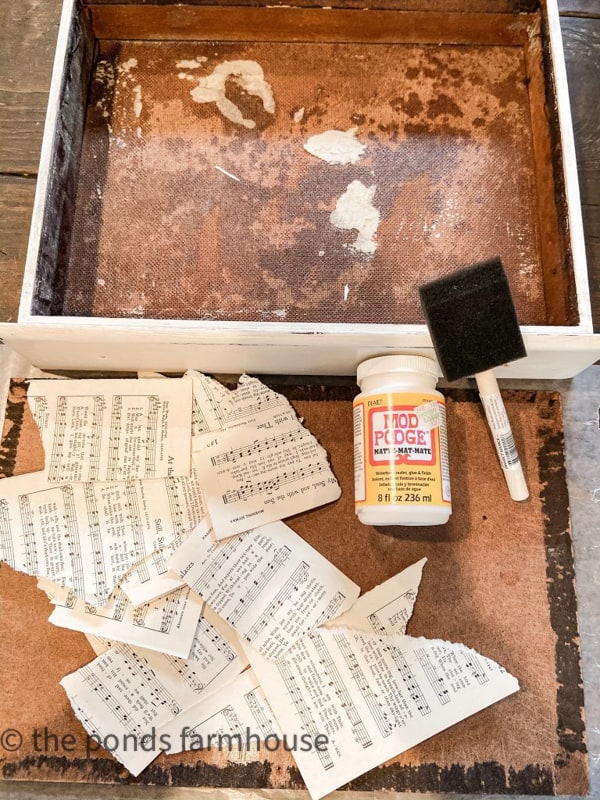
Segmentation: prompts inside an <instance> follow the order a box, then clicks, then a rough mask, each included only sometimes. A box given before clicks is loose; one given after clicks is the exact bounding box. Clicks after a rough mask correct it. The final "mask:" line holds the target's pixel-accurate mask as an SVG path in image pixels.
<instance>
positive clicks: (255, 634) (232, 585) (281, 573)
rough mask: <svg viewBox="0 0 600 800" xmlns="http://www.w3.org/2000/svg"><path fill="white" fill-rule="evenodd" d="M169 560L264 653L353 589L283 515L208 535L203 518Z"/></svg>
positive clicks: (278, 649)
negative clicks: (226, 535)
mask: <svg viewBox="0 0 600 800" xmlns="http://www.w3.org/2000/svg"><path fill="white" fill-rule="evenodd" d="M169 566H170V567H171V569H173V570H174V572H175V573H177V574H178V575H179V576H180V577H181V578H182V579H183V580H184V581H185V582H186V583H187V584H188V585H189V586H191V587H192V589H193V590H194V591H195V592H197V593H198V594H199V595H200V596H201V597H202V598H203V599H204V600H206V602H207V603H208V604H209V606H210V607H211V608H212V609H213V611H215V612H216V613H217V614H219V615H220V616H221V617H223V619H224V620H226V621H227V623H228V624H229V625H231V626H232V628H235V630H236V631H237V633H238V634H239V636H240V637H242V638H243V639H244V640H245V641H247V642H250V643H251V644H252V645H253V646H254V647H255V648H256V649H257V650H258V651H259V652H261V653H262V654H263V655H265V656H266V657H267V658H277V657H278V656H279V655H280V654H281V653H283V652H284V651H285V650H287V648H288V647H290V646H291V645H292V644H293V642H294V641H296V640H297V639H299V638H300V637H301V636H303V635H304V634H305V633H306V632H307V631H309V630H311V629H312V628H315V627H317V625H320V624H321V623H323V622H325V621H327V620H328V619H331V618H332V617H335V616H336V615H337V614H341V613H343V612H344V611H345V610H346V609H348V608H350V607H351V606H352V605H353V603H354V602H355V600H356V598H357V597H358V595H359V592H360V588H359V587H358V586H357V585H356V584H355V583H354V582H353V581H351V580H350V578H348V577H346V576H345V575H344V574H343V572H340V570H338V569H337V567H335V566H334V565H333V564H331V563H330V562H329V561H327V559H326V558H324V557H323V556H322V555H321V554H320V553H318V552H317V551H316V550H315V549H314V548H313V547H311V546H310V545H309V544H308V543H307V542H305V541H304V539H302V538H301V537H300V536H298V534H297V533H295V532H294V531H293V530H292V529H291V528H289V527H288V526H287V525H285V524H284V523H283V522H274V523H271V524H269V525H263V526H261V527H260V528H256V529H255V530H253V531H250V532H248V533H245V534H242V535H240V536H237V537H235V538H234V539H229V540H228V541H226V542H215V541H214V539H213V537H212V535H211V528H210V525H209V523H208V521H207V520H204V521H203V522H201V523H200V525H198V526H197V527H196V528H195V529H194V531H192V533H191V534H190V535H189V536H188V538H187V539H186V540H185V541H184V542H183V544H182V545H181V546H180V547H179V548H178V550H177V551H176V552H175V554H174V555H173V556H172V557H171V559H170V561H169Z"/></svg>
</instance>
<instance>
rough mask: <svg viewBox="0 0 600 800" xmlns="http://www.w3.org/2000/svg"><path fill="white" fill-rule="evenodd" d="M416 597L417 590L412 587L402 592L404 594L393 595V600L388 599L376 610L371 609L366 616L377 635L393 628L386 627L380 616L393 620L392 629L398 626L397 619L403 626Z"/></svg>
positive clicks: (389, 631)
mask: <svg viewBox="0 0 600 800" xmlns="http://www.w3.org/2000/svg"><path fill="white" fill-rule="evenodd" d="M416 598H417V592H416V591H415V590H414V589H408V590H407V591H406V592H404V594H401V595H399V596H398V597H395V598H394V599H393V600H390V602H389V603H386V604H385V605H383V606H381V607H380V608H378V609H377V610H376V611H373V612H372V613H371V614H369V615H368V617H367V620H368V621H369V624H370V626H371V628H372V629H373V630H374V631H375V633H376V634H378V635H381V634H389V633H392V632H394V631H393V630H390V629H388V628H386V626H385V625H384V624H383V622H382V621H381V617H384V618H386V619H389V620H391V621H393V623H394V625H393V626H392V627H393V628H394V629H395V628H397V627H398V620H399V621H400V623H401V626H403V627H405V626H406V624H407V622H408V620H409V619H410V615H411V610H412V607H413V605H414V602H415V600H416ZM394 606H398V608H397V609H396V610H394Z"/></svg>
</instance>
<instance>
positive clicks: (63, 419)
mask: <svg viewBox="0 0 600 800" xmlns="http://www.w3.org/2000/svg"><path fill="white" fill-rule="evenodd" d="M66 431H67V398H66V397H64V396H63V395H61V396H60V397H58V398H57V404H56V419H55V423H54V432H53V438H52V450H51V455H50V469H49V470H48V479H49V480H51V481H60V464H61V461H62V458H63V451H64V447H65V435H66Z"/></svg>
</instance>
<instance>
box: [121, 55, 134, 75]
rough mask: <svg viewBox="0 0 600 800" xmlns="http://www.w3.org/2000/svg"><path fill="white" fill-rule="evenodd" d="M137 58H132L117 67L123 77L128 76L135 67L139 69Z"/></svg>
mask: <svg viewBox="0 0 600 800" xmlns="http://www.w3.org/2000/svg"><path fill="white" fill-rule="evenodd" d="M137 65H138V62H137V58H130V59H128V60H127V61H124V62H123V63H122V64H119V65H118V66H117V69H118V70H119V72H120V73H121V74H122V75H128V74H129V73H130V72H131V70H132V69H133V68H134V67H137Z"/></svg>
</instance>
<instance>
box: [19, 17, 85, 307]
mask: <svg viewBox="0 0 600 800" xmlns="http://www.w3.org/2000/svg"><path fill="white" fill-rule="evenodd" d="M86 16H87V13H86V12H84V13H83V14H80V13H79V9H78V8H77V7H75V9H74V14H73V17H72V20H71V27H70V32H69V37H68V40H67V42H66V53H65V58H64V71H63V74H62V83H61V88H60V103H59V107H58V115H57V117H56V120H55V121H54V120H50V119H48V122H47V129H46V133H45V135H46V136H48V137H50V136H52V138H53V148H52V155H51V156H50V163H49V165H48V166H47V169H48V171H49V179H48V185H47V191H46V198H45V206H44V210H43V217H42V223H41V235H40V247H39V251H38V259H37V271H36V277H35V284H34V291H33V301H32V306H31V313H33V314H35V315H46V314H56V313H60V310H61V306H62V302H63V297H64V286H65V280H66V262H67V258H68V252H69V247H70V232H71V225H72V219H73V212H74V207H75V197H76V192H77V179H78V168H79V159H80V154H81V143H82V139H83V127H84V121H85V108H86V99H87V90H88V83H89V77H90V74H91V66H92V62H93V40H92V38H91V35H90V33H89V29H88V26H87V24H86ZM54 85H55V84H54ZM53 124H55V128H54V130H53V131H52V130H49V129H48V126H50V125H53Z"/></svg>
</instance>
